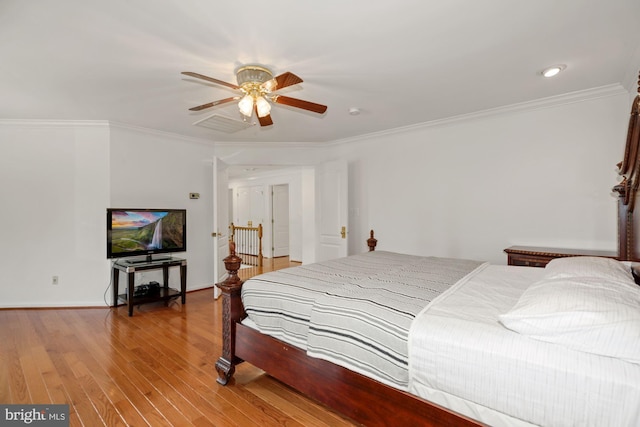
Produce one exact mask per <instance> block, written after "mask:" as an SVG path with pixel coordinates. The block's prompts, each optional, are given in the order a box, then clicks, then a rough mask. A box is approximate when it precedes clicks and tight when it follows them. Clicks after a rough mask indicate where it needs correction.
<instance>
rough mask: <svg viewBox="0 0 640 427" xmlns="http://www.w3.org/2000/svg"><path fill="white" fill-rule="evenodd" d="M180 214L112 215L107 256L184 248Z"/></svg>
mask: <svg viewBox="0 0 640 427" xmlns="http://www.w3.org/2000/svg"><path fill="white" fill-rule="evenodd" d="M184 221H185V216H184V212H180V211H140V210H135V211H127V210H122V211H113V212H112V213H111V252H112V254H114V255H115V254H125V253H130V252H141V251H143V252H144V251H150V252H153V251H163V252H164V251H171V250H172V249H173V250H179V249H183V248H184V246H185V245H184V237H185V236H184Z"/></svg>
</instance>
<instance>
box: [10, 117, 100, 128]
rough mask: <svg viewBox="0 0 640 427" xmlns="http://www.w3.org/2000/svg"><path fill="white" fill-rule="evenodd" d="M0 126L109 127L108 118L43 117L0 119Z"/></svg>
mask: <svg viewBox="0 0 640 427" xmlns="http://www.w3.org/2000/svg"><path fill="white" fill-rule="evenodd" d="M0 125H2V126H16V127H24V128H39V129H42V128H43V127H44V128H63V129H64V128H69V129H71V128H78V127H109V121H108V120H45V119H0Z"/></svg>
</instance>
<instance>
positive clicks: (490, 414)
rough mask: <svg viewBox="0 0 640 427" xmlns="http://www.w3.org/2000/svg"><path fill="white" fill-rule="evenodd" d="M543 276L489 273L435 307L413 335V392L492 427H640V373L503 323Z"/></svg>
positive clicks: (530, 271)
mask: <svg viewBox="0 0 640 427" xmlns="http://www.w3.org/2000/svg"><path fill="white" fill-rule="evenodd" d="M543 273H544V269H535V268H527V267H512V266H498V265H488V266H487V267H486V268H484V269H482V270H481V271H478V272H476V274H473V275H470V276H469V277H467V278H466V279H463V280H462V281H460V282H459V283H458V284H457V285H455V286H453V287H452V288H451V289H449V291H447V292H445V293H443V294H442V295H440V296H439V297H438V298H436V299H435V300H434V301H433V302H432V303H431V304H430V305H429V306H428V307H426V308H425V310H423V312H422V313H421V314H420V315H419V316H418V317H417V318H416V319H415V320H414V322H413V325H412V328H411V333H410V338H409V372H410V378H411V379H410V384H409V390H410V392H412V393H414V394H416V395H418V396H421V397H423V398H425V399H427V400H431V401H434V402H436V403H440V404H442V405H444V406H446V407H448V408H450V409H452V410H455V411H457V412H460V413H463V414H466V415H468V416H470V417H472V418H475V419H478V420H479V421H482V422H485V423H488V424H490V425H493V426H499V425H504V426H512V425H515V424H520V425H527V423H531V424H534V425H543V426H581V427H582V426H598V427H600V426H620V427H622V426H638V425H640V421H639V420H640V365H636V364H632V363H628V362H624V361H621V360H618V359H613V358H608V357H603V356H597V355H594V354H589V353H582V352H578V351H574V350H570V349H568V348H565V347H563V346H560V345H557V344H551V343H545V342H540V341H535V340H532V339H530V338H528V337H526V336H524V335H520V334H518V333H516V332H513V331H510V330H508V329H506V328H505V327H504V326H502V325H501V324H500V323H499V322H498V315H499V314H501V313H505V312H506V311H508V310H509V309H510V308H511V307H512V306H513V305H514V304H515V303H516V301H517V300H518V298H519V296H520V295H521V294H522V292H523V291H524V290H525V289H526V288H527V287H528V286H529V285H530V284H531V283H533V282H534V281H535V280H537V279H538V278H540V277H541V276H542V274H543ZM488 408H492V409H494V410H495V411H494V410H490V409H488ZM496 411H498V412H496ZM501 413H503V414H507V416H504V415H502V414H501Z"/></svg>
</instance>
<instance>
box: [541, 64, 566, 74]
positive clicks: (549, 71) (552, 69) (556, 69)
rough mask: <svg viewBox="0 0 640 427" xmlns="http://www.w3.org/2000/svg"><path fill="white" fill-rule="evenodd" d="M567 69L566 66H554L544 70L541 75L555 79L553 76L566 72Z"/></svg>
mask: <svg viewBox="0 0 640 427" xmlns="http://www.w3.org/2000/svg"><path fill="white" fill-rule="evenodd" d="M565 68H567V66H566V65H564V64H559V65H553V66H551V67H548V68H545V69H544V70H542V72H541V73H540V74H542V75H543V76H544V77H553V76H557V75H558V74H559V73H560V71H562V70H564V69H565Z"/></svg>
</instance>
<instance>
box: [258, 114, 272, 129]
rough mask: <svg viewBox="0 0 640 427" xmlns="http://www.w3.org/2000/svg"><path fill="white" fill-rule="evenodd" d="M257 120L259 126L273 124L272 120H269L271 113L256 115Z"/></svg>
mask: <svg viewBox="0 0 640 427" xmlns="http://www.w3.org/2000/svg"><path fill="white" fill-rule="evenodd" d="M258 121H259V122H260V126H271V125H272V124H273V120H271V115H268V116H264V117H260V116H258Z"/></svg>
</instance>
